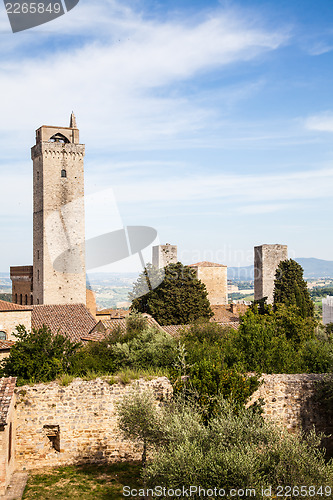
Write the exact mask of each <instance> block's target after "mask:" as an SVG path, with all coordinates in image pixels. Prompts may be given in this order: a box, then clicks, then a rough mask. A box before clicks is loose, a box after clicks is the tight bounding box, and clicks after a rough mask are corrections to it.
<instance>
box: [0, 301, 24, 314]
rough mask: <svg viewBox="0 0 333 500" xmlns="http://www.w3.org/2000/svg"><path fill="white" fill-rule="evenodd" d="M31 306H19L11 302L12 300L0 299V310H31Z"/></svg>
mask: <svg viewBox="0 0 333 500" xmlns="http://www.w3.org/2000/svg"><path fill="white" fill-rule="evenodd" d="M31 309H32V306H31V307H29V306H20V305H19V304H13V303H12V302H6V301H5V300H0V311H3V312H5V311H6V312H7V311H27V310H28V311H31Z"/></svg>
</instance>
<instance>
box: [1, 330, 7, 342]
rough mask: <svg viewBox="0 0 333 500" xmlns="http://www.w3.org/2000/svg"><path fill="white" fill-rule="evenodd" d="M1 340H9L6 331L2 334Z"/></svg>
mask: <svg viewBox="0 0 333 500" xmlns="http://www.w3.org/2000/svg"><path fill="white" fill-rule="evenodd" d="M0 340H7V334H6V332H4V331H1V332H0Z"/></svg>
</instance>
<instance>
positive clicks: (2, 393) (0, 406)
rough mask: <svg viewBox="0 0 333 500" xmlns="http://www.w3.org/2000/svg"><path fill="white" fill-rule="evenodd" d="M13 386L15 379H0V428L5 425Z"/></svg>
mask: <svg viewBox="0 0 333 500" xmlns="http://www.w3.org/2000/svg"><path fill="white" fill-rule="evenodd" d="M15 385H16V377H8V378H0V426H4V425H7V418H8V412H9V408H10V404H11V401H12V397H13V395H14V389H15Z"/></svg>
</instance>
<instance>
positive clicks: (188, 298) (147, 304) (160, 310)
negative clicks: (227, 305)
mask: <svg viewBox="0 0 333 500" xmlns="http://www.w3.org/2000/svg"><path fill="white" fill-rule="evenodd" d="M154 272H156V273H160V271H158V270H155V271H154V269H153V268H152V267H151V266H149V268H147V269H145V271H144V272H143V273H141V275H140V276H139V278H138V280H137V282H136V283H135V284H134V288H133V292H132V294H131V298H132V299H133V300H132V308H133V309H134V310H137V311H139V312H142V313H148V314H150V315H151V316H153V318H155V319H156V321H157V322H158V323H159V324H160V325H185V324H189V323H191V322H193V321H194V320H196V319H198V318H206V319H209V318H210V317H212V316H213V313H212V310H211V308H210V304H209V301H208V298H207V290H206V287H205V285H204V284H203V283H202V282H201V281H200V280H198V279H197V278H196V276H195V271H194V270H193V269H192V268H190V267H187V266H183V264H181V263H180V262H177V264H169V265H168V266H166V267H165V268H164V273H165V275H164V279H163V281H162V282H161V283H160V284H159V285H158V286H157V287H156V288H153V287H152V286H150V290H149V292H148V293H146V294H144V295H142V296H139V295H140V293H141V292H142V290H144V286H145V283H146V280H147V278H148V277H150V281H148V283H152V282H153V280H152V278H151V276H152V275H154ZM146 286H147V285H146Z"/></svg>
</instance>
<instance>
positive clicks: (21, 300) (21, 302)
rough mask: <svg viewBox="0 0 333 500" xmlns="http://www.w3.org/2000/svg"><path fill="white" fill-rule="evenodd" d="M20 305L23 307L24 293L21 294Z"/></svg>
mask: <svg viewBox="0 0 333 500" xmlns="http://www.w3.org/2000/svg"><path fill="white" fill-rule="evenodd" d="M20 304H21V306H23V297H22V293H21V295H20Z"/></svg>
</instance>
